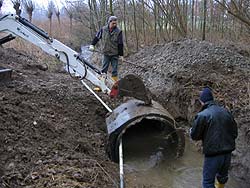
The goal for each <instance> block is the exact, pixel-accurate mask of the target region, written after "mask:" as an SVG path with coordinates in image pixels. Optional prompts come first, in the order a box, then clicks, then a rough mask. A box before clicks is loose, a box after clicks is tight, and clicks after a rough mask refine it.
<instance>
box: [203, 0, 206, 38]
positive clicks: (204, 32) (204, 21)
mask: <svg viewBox="0 0 250 188" xmlns="http://www.w3.org/2000/svg"><path fill="white" fill-rule="evenodd" d="M203 12H204V15H203V29H202V40H206V22H207V0H204V10H203Z"/></svg>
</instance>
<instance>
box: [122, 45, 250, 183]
mask: <svg viewBox="0 0 250 188" xmlns="http://www.w3.org/2000/svg"><path fill="white" fill-rule="evenodd" d="M128 61H129V62H127V63H126V62H124V64H123V65H121V70H120V72H122V74H123V75H126V74H128V73H135V74H137V75H139V76H140V77H141V78H142V79H143V80H144V82H145V83H146V85H147V86H148V88H149V89H150V91H151V93H152V95H153V99H154V100H157V101H159V102H160V103H161V104H162V105H163V106H164V107H165V108H167V110H168V111H169V112H170V113H171V114H172V115H173V116H174V117H175V118H176V120H177V121H178V120H187V121H189V122H192V118H193V117H194V114H195V113H196V112H197V111H199V109H200V106H199V102H198V101H197V99H198V95H199V91H200V90H201V89H202V88H203V86H210V87H211V88H212V89H213V91H214V93H215V97H216V100H217V101H218V102H219V103H220V104H222V105H225V106H226V107H228V108H229V109H230V110H231V111H232V112H233V114H234V116H235V117H236V120H237V122H238V127H239V137H238V139H237V149H236V151H235V152H234V153H233V154H234V157H233V165H232V173H233V175H235V176H237V177H239V178H241V179H243V181H248V182H249V179H250V174H249V170H250V162H249V158H250V152H249V151H250V148H249V143H250V126H249V123H250V118H249V117H250V116H249V115H250V74H249V73H250V57H249V53H248V51H247V50H244V49H242V48H238V47H236V46H217V45H213V44H211V43H208V42H200V41H195V40H184V41H175V42H171V43H168V44H161V45H156V46H154V47H148V48H146V49H143V50H141V51H140V52H139V53H137V54H135V55H133V56H131V57H130V58H128ZM133 64H135V65H137V66H135V65H133ZM249 183H250V182H249Z"/></svg>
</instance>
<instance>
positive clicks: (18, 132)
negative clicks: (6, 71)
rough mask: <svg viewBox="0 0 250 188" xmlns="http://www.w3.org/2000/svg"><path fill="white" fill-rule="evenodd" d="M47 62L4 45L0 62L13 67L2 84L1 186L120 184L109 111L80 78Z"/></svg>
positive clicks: (0, 64) (92, 185)
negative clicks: (110, 144) (109, 144)
mask: <svg viewBox="0 0 250 188" xmlns="http://www.w3.org/2000/svg"><path fill="white" fill-rule="evenodd" d="M45 65H46V64H44V62H40V61H39V60H38V59H37V58H35V57H31V56H28V55H25V54H22V53H19V52H17V51H15V50H13V49H2V48H0V66H2V67H5V68H11V69H13V81H12V82H9V83H1V85H0V142H1V145H0V177H1V179H0V181H1V182H0V184H1V185H0V187H29V188H32V187H60V188H62V187H79V188H80V187H84V188H86V187H89V188H96V187H107V188H110V187H115V185H116V184H117V182H118V181H117V176H118V175H117V174H118V170H117V166H116V165H115V164H114V163H112V162H110V160H109V159H108V157H107V155H106V153H105V143H106V139H107V135H106V131H105V115H106V113H107V111H106V110H105V109H104V108H103V107H102V105H101V104H100V103H99V102H98V101H97V100H96V99H95V97H94V96H93V95H91V94H90V93H89V91H87V90H86V89H85V88H84V87H83V86H82V85H81V84H80V82H79V81H78V80H73V79H72V78H71V77H70V76H69V75H68V74H66V73H64V72H60V71H58V69H52V70H50V69H49V70H48V67H47V66H45ZM55 67H56V66H55Z"/></svg>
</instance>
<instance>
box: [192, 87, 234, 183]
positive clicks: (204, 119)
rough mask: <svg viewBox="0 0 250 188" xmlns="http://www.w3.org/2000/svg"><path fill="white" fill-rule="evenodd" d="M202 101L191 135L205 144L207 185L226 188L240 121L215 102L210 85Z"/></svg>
mask: <svg viewBox="0 0 250 188" xmlns="http://www.w3.org/2000/svg"><path fill="white" fill-rule="evenodd" d="M200 102H201V105H202V110H201V111H200V112H199V113H198V114H197V115H196V116H195V120H194V123H193V126H192V128H191V130H190V135H191V138H192V139H193V140H202V144H203V153H204V155H205V158H204V165H203V183H202V184H203V188H215V187H216V188H223V187H224V185H225V183H226V182H227V180H228V170H229V167H230V163H231V153H232V151H233V150H235V139H236V138H237V135H238V131H237V124H236V122H235V120H234V118H233V116H232V115H231V113H230V112H229V111H228V110H226V109H225V108H223V107H220V106H218V105H217V104H216V103H215V102H214V98H213V94H212V91H211V90H210V89H209V88H208V87H206V88H204V89H203V91H202V92H201V94H200ZM215 178H216V179H217V181H216V183H215Z"/></svg>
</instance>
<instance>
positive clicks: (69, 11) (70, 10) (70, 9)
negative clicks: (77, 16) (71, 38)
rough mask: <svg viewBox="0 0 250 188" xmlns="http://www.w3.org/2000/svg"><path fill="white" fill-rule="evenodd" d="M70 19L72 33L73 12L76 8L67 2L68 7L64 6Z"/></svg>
mask: <svg viewBox="0 0 250 188" xmlns="http://www.w3.org/2000/svg"><path fill="white" fill-rule="evenodd" d="M64 9H65V11H66V13H67V15H68V17H69V21H70V33H72V27H73V13H74V8H73V6H72V5H71V4H67V6H66V7H64Z"/></svg>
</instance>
